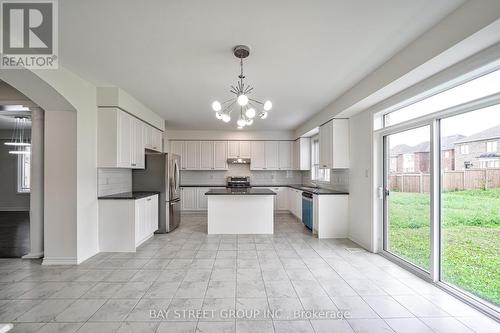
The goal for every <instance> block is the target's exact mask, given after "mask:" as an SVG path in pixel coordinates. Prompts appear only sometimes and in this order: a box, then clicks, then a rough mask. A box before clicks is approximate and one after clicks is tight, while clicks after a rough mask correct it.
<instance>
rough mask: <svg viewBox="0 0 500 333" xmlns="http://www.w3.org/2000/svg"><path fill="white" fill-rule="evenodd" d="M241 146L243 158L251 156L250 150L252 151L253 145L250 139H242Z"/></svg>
mask: <svg viewBox="0 0 500 333" xmlns="http://www.w3.org/2000/svg"><path fill="white" fill-rule="evenodd" d="M239 148H240V156H239V157H241V158H250V155H251V154H250V152H251V147H250V141H240V142H239Z"/></svg>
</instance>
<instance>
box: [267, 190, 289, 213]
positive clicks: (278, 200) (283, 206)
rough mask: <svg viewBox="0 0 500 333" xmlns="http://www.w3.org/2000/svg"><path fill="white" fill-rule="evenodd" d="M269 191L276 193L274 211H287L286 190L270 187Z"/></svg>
mask: <svg viewBox="0 0 500 333" xmlns="http://www.w3.org/2000/svg"><path fill="white" fill-rule="evenodd" d="M269 189H270V190H271V191H273V192H276V195H275V196H274V210H289V206H288V188H286V187H270V188H269Z"/></svg>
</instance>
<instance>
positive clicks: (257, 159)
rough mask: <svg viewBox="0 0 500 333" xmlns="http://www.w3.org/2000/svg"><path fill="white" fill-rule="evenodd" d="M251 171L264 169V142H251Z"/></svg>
mask: <svg viewBox="0 0 500 333" xmlns="http://www.w3.org/2000/svg"><path fill="white" fill-rule="evenodd" d="M250 152H251V157H250V159H251V161H250V169H251V170H265V169H266V142H265V141H252V142H251V149H250Z"/></svg>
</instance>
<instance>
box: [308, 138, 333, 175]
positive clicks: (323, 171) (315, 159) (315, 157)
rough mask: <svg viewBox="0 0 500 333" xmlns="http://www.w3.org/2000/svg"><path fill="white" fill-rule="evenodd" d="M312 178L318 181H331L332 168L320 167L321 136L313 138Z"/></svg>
mask: <svg viewBox="0 0 500 333" xmlns="http://www.w3.org/2000/svg"><path fill="white" fill-rule="evenodd" d="M311 146H312V147H311V148H312V149H311V180H312V181H318V182H329V181H330V169H321V168H320V167H319V138H318V137H317V136H316V137H314V138H313V139H312V140H311Z"/></svg>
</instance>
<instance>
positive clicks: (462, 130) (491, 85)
mask: <svg viewBox="0 0 500 333" xmlns="http://www.w3.org/2000/svg"><path fill="white" fill-rule="evenodd" d="M499 91H500V70H497V71H494V72H492V73H489V74H486V75H483V76H481V77H479V78H476V79H474V80H471V81H469V82H466V83H464V84H462V85H459V86H457V87H454V88H451V89H449V90H446V91H444V92H441V93H439V94H436V95H434V96H431V97H429V98H427V99H424V100H422V101H420V102H417V103H414V104H411V105H409V106H406V107H404V108H402V109H399V110H397V111H395V112H392V113H391V114H390V117H389V120H388V121H389V123H390V124H396V123H400V122H403V121H405V120H407V119H414V118H417V117H420V116H423V115H426V114H430V113H432V112H435V111H439V110H443V109H446V108H448V107H450V106H454V105H458V104H462V103H465V102H468V101H471V100H474V99H477V98H481V97H484V96H489V95H492V94H495V93H498V92H499ZM497 125H500V105H494V106H491V107H488V108H484V109H481V110H476V111H472V112H468V113H465V114H462V115H458V116H454V117H450V118H446V119H443V120H442V121H441V135H442V136H449V135H454V134H462V135H465V136H468V135H471V134H474V133H477V132H481V131H483V130H485V129H487V128H490V127H494V126H497ZM429 137H430V129H429V127H423V128H417V129H414V130H411V131H406V132H403V133H399V134H394V135H391V140H390V146H391V148H392V147H394V146H397V145H399V144H407V145H409V146H414V145H417V144H419V143H421V142H424V141H429V140H430V138H429Z"/></svg>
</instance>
